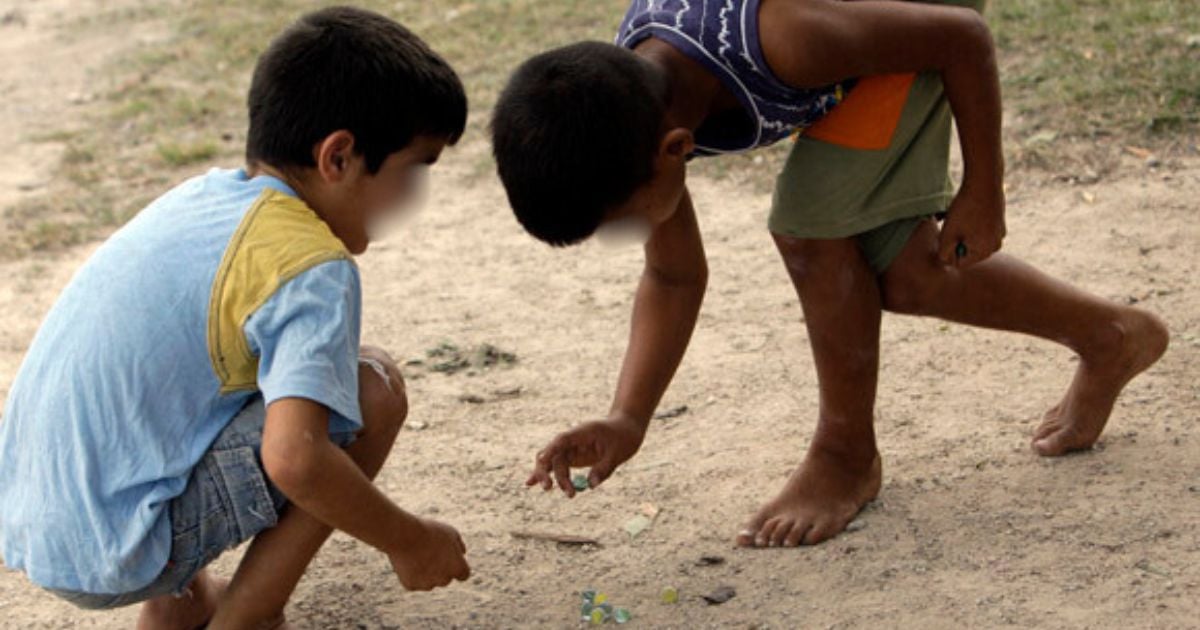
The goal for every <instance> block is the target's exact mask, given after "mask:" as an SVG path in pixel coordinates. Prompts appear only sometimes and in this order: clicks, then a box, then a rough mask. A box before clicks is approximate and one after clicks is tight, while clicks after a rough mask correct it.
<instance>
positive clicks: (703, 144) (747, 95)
mask: <svg viewBox="0 0 1200 630" xmlns="http://www.w3.org/2000/svg"><path fill="white" fill-rule="evenodd" d="M759 3H760V0H690V1H689V0H633V3H632V4H631V5H630V7H629V11H628V12H627V13H626V14H625V19H624V20H623V21H622V22H621V30H620V32H619V33H618V34H617V39H616V44H617V45H618V46H622V47H624V48H629V49H632V48H634V47H635V46H637V45H638V44H639V43H641V42H642V41H645V40H646V39H647V38H649V37H655V38H657V39H661V40H662V41H664V42H666V43H668V44H670V45H672V46H674V47H675V48H676V49H678V50H679V51H680V52H682V53H683V54H685V55H687V56H688V57H690V58H692V59H693V60H695V61H696V62H698V63H700V64H702V65H703V66H704V67H705V68H706V69H707V70H708V71H709V72H711V73H713V74H714V75H715V76H716V77H717V78H718V79H720V80H721V83H722V84H724V86H725V88H726V89H728V90H729V91H730V92H732V93H733V95H734V96H736V97H737V99H738V101H739V102H741V104H742V107H743V108H744V109H745V113H746V117H735V118H737V119H740V120H737V119H735V120H732V121H731V120H729V119H724V118H723V119H722V120H721V121H707V122H706V123H705V124H704V125H702V126H701V127H700V129H697V130H696V144H697V147H696V154H697V155H716V154H721V153H736V152H739V151H748V150H750V149H756V148H759V147H765V146H768V145H771V144H774V143H776V142H778V141H780V140H782V139H784V138H787V137H788V136H791V135H792V134H794V133H796V132H798V131H802V130H804V129H805V128H807V127H809V126H811V125H812V124H813V123H815V122H816V121H818V120H820V119H821V117H823V116H824V115H825V114H827V113H829V111H830V110H831V109H833V108H834V107H835V106H836V105H837V104H838V103H840V102H841V101H842V98H843V97H844V95H845V93H846V91H847V90H849V89H850V88H851V87H853V85H854V81H846V82H843V83H838V84H834V85H828V86H825V87H821V88H816V89H797V88H793V87H790V86H788V85H787V84H785V83H784V82H783V81H780V80H779V79H778V78H777V77H776V76H775V75H774V73H772V72H771V69H770V68H769V67H768V66H767V62H766V59H765V58H764V57H763V52H762V46H761V45H760V44H759V38H758V6H759Z"/></svg>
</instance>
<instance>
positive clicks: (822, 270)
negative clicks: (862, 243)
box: [774, 234, 862, 288]
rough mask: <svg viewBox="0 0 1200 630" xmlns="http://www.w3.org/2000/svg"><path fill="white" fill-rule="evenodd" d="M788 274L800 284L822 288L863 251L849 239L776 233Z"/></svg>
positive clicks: (860, 256)
mask: <svg viewBox="0 0 1200 630" xmlns="http://www.w3.org/2000/svg"><path fill="white" fill-rule="evenodd" d="M774 238H775V244H776V246H777V247H778V249H779V252H780V254H782V255H783V262H784V265H786V266H787V270H788V275H789V276H791V278H792V282H794V283H795V284H796V285H797V287H798V288H799V287H806V288H807V287H810V286H812V287H814V288H819V287H821V286H823V285H825V284H827V283H828V281H829V280H830V279H832V278H838V277H840V276H841V275H843V274H845V273H846V272H847V271H849V270H850V269H852V268H853V267H854V266H855V264H856V263H858V262H859V259H861V258H862V255H861V253H860V252H859V250H858V249H857V246H855V245H854V243H853V242H851V241H850V240H848V239H841V240H819V239H800V238H794V237H789V236H782V235H779V234H775V235H774Z"/></svg>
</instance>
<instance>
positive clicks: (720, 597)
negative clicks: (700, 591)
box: [701, 586, 737, 606]
mask: <svg viewBox="0 0 1200 630" xmlns="http://www.w3.org/2000/svg"><path fill="white" fill-rule="evenodd" d="M701 597H702V598H703V599H704V601H706V602H708V605H710V606H719V605H721V604H724V603H725V602H727V601H729V600H731V599H733V598H734V597H737V589H735V588H733V587H732V586H721V587H718V588H717V590H715V591H713V592H711V593H709V594H708V595H702V596H701Z"/></svg>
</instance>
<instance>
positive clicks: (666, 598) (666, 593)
mask: <svg viewBox="0 0 1200 630" xmlns="http://www.w3.org/2000/svg"><path fill="white" fill-rule="evenodd" d="M659 598H660V599H662V603H664V604H676V603H678V602H679V591H678V590H677V589H676V588H675V587H674V586H668V587H666V588H664V589H663V590H662V595H660V596H659Z"/></svg>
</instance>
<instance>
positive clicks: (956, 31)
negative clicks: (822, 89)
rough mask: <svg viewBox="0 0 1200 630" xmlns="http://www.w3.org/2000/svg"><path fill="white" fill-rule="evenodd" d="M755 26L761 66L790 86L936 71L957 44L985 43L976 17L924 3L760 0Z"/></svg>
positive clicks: (970, 11)
mask: <svg viewBox="0 0 1200 630" xmlns="http://www.w3.org/2000/svg"><path fill="white" fill-rule="evenodd" d="M758 23H759V40H760V41H759V43H760V45H761V46H762V50H763V55H764V57H765V58H766V60H767V64H768V65H769V66H770V67H771V70H772V71H773V72H774V73H775V75H776V76H777V77H779V79H780V80H782V81H784V82H785V83H788V84H789V85H792V86H793V87H798V88H806V87H817V86H821V85H827V84H829V83H834V82H837V81H842V80H845V79H849V78H852V77H858V76H866V75H872V74H888V73H893V72H919V71H926V70H937V69H940V68H941V67H943V66H944V65H945V63H947V60H948V59H949V58H951V57H952V56H953V55H959V54H963V53H965V52H969V51H966V50H964V46H971V47H975V46H980V45H983V44H990V35H989V34H988V32H987V24H986V22H984V20H983V18H982V16H981V15H980V14H979V12H978V11H976V10H974V9H971V8H967V7H965V6H955V5H946V4H935V3H925V2H903V1H900V0H876V1H859V0H849V1H847V0H762V4H761V5H760V8H759V15H758Z"/></svg>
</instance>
